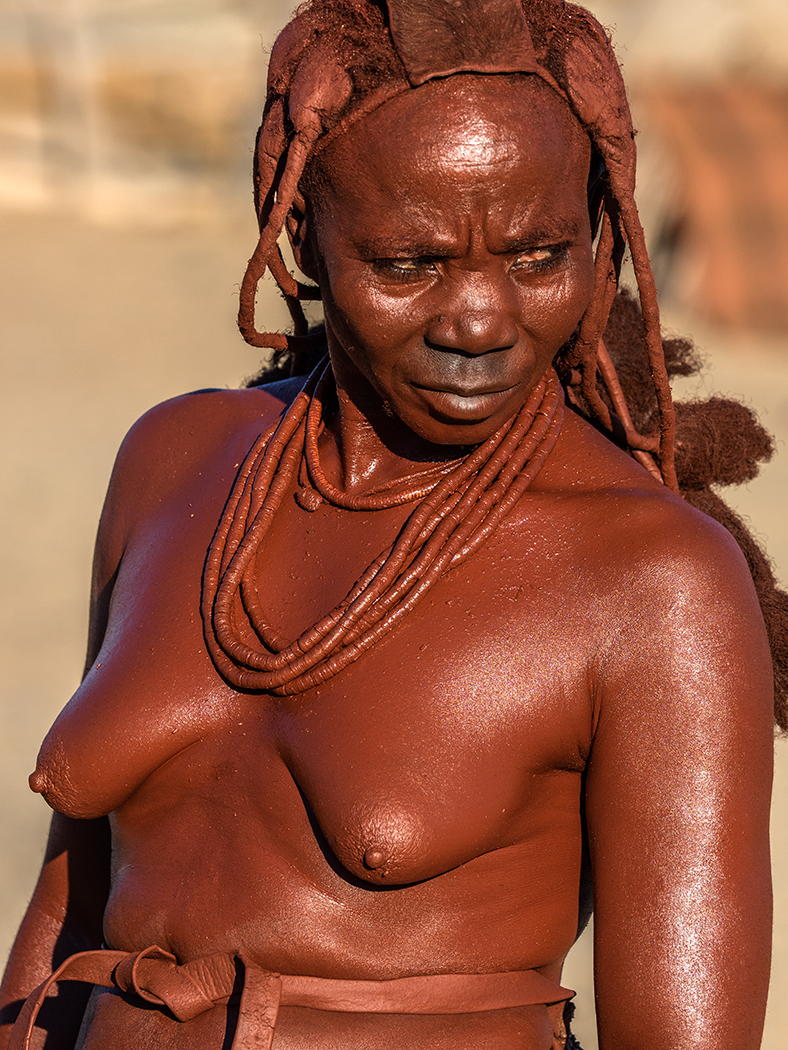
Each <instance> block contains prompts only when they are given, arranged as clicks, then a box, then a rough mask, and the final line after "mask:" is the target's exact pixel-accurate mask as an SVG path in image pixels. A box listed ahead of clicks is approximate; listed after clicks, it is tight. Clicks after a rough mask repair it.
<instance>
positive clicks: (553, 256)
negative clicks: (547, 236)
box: [514, 244, 569, 273]
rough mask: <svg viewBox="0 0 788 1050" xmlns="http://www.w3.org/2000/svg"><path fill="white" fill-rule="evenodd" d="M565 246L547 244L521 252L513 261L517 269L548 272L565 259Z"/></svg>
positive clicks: (566, 248) (566, 246)
mask: <svg viewBox="0 0 788 1050" xmlns="http://www.w3.org/2000/svg"><path fill="white" fill-rule="evenodd" d="M568 247H569V246H568V245H567V244H547V245H543V246H540V247H538V248H529V249H528V250H527V251H525V252H521V253H520V254H519V255H518V256H517V258H516V259H515V261H514V266H515V267H516V268H517V269H525V270H530V271H535V272H537V273H538V272H539V271H540V270H549V269H551V268H552V267H553V266H556V265H558V264H559V263H561V262H563V260H564V259H565V258H566V254H567V250H568Z"/></svg>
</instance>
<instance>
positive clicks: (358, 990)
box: [8, 945, 575, 1050]
mask: <svg viewBox="0 0 788 1050" xmlns="http://www.w3.org/2000/svg"><path fill="white" fill-rule="evenodd" d="M58 981H83V982H85V983H87V984H97V985H101V986H103V987H105V988H119V989H120V990H121V991H123V992H126V993H131V994H135V995H138V996H139V997H140V998H141V999H143V1000H144V1001H145V1002H147V1003H152V1004H154V1005H156V1006H160V1007H164V1008H166V1009H167V1010H169V1011H170V1012H171V1013H172V1014H173V1015H174V1016H175V1017H176V1018H177V1019H178V1020H179V1021H188V1020H191V1018H193V1017H197V1016H198V1015H199V1014H201V1013H204V1012H205V1011H206V1010H210V1009H212V1008H213V1007H214V1006H217V1005H220V1004H226V1003H228V1002H229V1001H230V999H231V997H233V995H234V993H235V994H237V992H238V989H239V988H240V990H241V995H240V1006H239V1012H238V1025H237V1028H236V1031H235V1037H234V1039H233V1043H232V1050H270V1047H271V1043H272V1042H273V1038H274V1028H275V1026H276V1018H277V1014H278V1012H279V1007H280V1006H304V1007H309V1008H311V1009H314V1010H333V1011H339V1012H347V1013H381V1014H463V1013H480V1012H483V1011H486V1010H503V1009H506V1008H509V1007H515V1006H534V1005H537V1004H545V1005H548V1006H549V1005H553V1004H560V1003H564V1002H566V1001H567V1000H568V999H571V998H572V996H573V995H574V994H575V993H574V992H572V991H570V990H569V989H568V988H562V987H561V986H560V985H558V984H556V983H555V982H554V981H551V980H550V979H549V978H547V977H544V976H543V975H542V974H540V973H538V972H537V971H536V970H514V971H511V972H509V973H481V974H465V973H463V974H433V975H428V976H423V977H399V978H395V979H394V980H388V981H343V980H331V979H327V978H323V977H301V976H295V975H290V974H278V973H272V972H270V971H268V970H264V969H262V968H261V967H259V966H258V965H257V964H256V963H254V962H252V960H251V959H249V957H248V956H246V955H244V954H243V952H237V953H235V952H218V953H217V954H215V955H207V956H205V957H204V958H201V959H194V960H192V961H191V962H187V963H183V964H179V963H178V961H177V959H176V958H175V956H174V955H172V954H170V952H166V951H164V950H163V949H162V948H159V947H158V946H157V945H151V946H150V947H149V948H145V949H144V950H143V951H140V952H121V951H113V950H111V949H102V950H101V951H92V952H79V953H78V954H77V955H72V956H71V957H70V958H69V959H66V961H65V962H64V963H63V964H62V965H61V966H60V967H58V969H57V970H55V972H54V973H53V974H52V975H51V976H50V977H48V978H47V979H46V980H45V981H44V982H43V983H42V984H40V985H39V986H38V988H36V989H35V991H34V992H32V993H31V995H30V996H28V998H27V1000H26V1001H25V1004H24V1006H23V1007H22V1010H21V1012H20V1014H19V1017H18V1018H17V1021H16V1024H15V1025H14V1028H13V1031H12V1032H11V1038H10V1040H9V1043H8V1050H30V1039H31V1037H32V1034H33V1030H34V1028H35V1023H36V1018H37V1016H38V1011H39V1010H40V1009H41V1006H42V1004H43V1002H44V999H45V998H46V996H47V993H48V992H49V990H50V988H52V987H53V985H55V984H56V983H57V982H58ZM551 1013H552V1011H551ZM556 1045H560V1044H556Z"/></svg>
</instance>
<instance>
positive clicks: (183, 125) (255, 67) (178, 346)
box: [0, 0, 788, 1050]
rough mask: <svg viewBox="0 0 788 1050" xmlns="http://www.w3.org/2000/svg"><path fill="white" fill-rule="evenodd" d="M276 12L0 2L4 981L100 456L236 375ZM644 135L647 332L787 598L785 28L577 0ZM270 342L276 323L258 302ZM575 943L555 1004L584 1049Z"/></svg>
mask: <svg viewBox="0 0 788 1050" xmlns="http://www.w3.org/2000/svg"><path fill="white" fill-rule="evenodd" d="M293 6H294V5H293V4H292V3H290V2H288V0H0V266H1V267H2V269H1V270H0V274H1V276H0V326H1V327H2V343H1V344H0V346H1V347H2V349H0V368H2V382H0V427H2V434H1V435H0V485H2V492H3V499H2V501H0V529H2V549H0V578H1V579H2V581H3V590H4V593H3V601H2V603H0V624H1V625H2V630H1V631H0V662H1V664H2V682H1V684H0V788H2V791H3V805H2V812H1V813H0V820H2V826H1V829H0V830H1V831H2V841H3V844H4V849H3V851H2V853H0V954H3V955H4V954H5V952H6V951H7V948H8V946H9V944H10V941H11V938H12V937H13V934H14V931H15V928H16V926H17V924H18V922H19V919H20V918H21V914H22V912H23V910H24V907H25V903H26V900H27V897H28V896H29V893H30V892H31V890H32V886H33V882H34V879H35V873H36V871H37V868H38V866H39V864H40V860H41V856H42V853H43V842H44V837H45V831H46V826H47V822H48V811H47V809H46V806H45V805H44V803H42V802H41V800H40V799H39V798H38V797H36V796H33V795H32V794H30V793H29V791H28V789H27V785H26V777H27V774H28V773H29V772H30V770H31V769H32V768H33V764H34V761H35V754H36V751H37V749H38V745H39V743H40V740H41V738H42V737H43V735H44V734H45V732H46V730H47V728H48V726H49V725H50V723H51V721H52V720H53V718H54V717H55V715H56V714H57V712H58V710H59V709H60V707H61V706H62V705H63V703H64V702H65V701H66V700H67V699H68V697H69V696H70V694H71V692H72V691H73V689H74V688H75V686H76V684H77V683H78V680H79V675H80V671H81V663H82V653H83V649H84V639H85V623H86V605H87V595H88V582H89V573H90V559H91V547H92V541H93V536H94V534H95V526H96V521H97V518H98V514H99V511H100V507H101V501H102V498H103V492H104V489H105V486H106V481H107V477H108V474H109V471H110V469H111V465H112V460H113V457H114V453H115V450H116V448H117V445H118V443H119V441H120V440H121V438H122V436H123V434H124V432H125V431H126V430H127V429H128V427H129V425H130V424H131V423H132V422H133V420H134V419H135V418H136V417H137V416H138V415H140V414H141V413H142V412H143V411H144V410H145V409H146V408H148V407H149V406H150V405H152V404H153V403H155V402H157V401H160V400H162V399H163V398H165V397H169V396H172V395H175V394H178V393H181V392H183V391H185V390H189V389H195V388H199V387H204V386H225V385H226V386H235V385H237V384H238V383H239V381H240V380H242V379H243V377H244V376H246V375H249V374H250V373H252V372H254V371H255V370H256V367H257V364H258V361H257V357H256V355H255V351H253V350H251V349H249V348H248V347H246V346H245V344H244V343H243V342H242V340H241V339H240V336H238V335H237V333H236V331H235V327H234V314H235V309H236V305H237V291H238V282H239V280H240V277H241V275H242V273H243V269H244V265H245V262H246V259H247V257H248V256H249V254H250V253H251V251H252V248H253V246H254V241H255V225H254V219H253V216H252V209H251V192H250V180H249V170H250V165H251V145H252V143H253V139H254V131H255V128H256V124H257V118H258V115H259V111H260V108H261V104H262V98H263V89H264V80H265V66H266V60H267V54H268V51H269V49H270V46H271V44H272V42H273V40H274V38H275V35H276V32H277V30H278V29H279V28H281V26H282V25H283V24H284V22H285V21H286V20H287V17H288V15H289V14H290V11H291V9H292V7H293ZM589 6H590V7H591V8H592V10H594V12H595V13H596V14H597V15H598V16H599V17H600V18H601V19H602V21H603V22H604V23H605V24H606V25H608V26H610V27H611V28H612V30H613V32H614V36H615V39H616V41H617V46H618V50H619V55H620V58H621V61H622V63H623V65H624V72H625V75H626V78H627V81H628V83H629V85H630V89H631V94H632V99H633V108H634V111H635V115H636V123H637V125H638V127H639V129H640V136H639V148H640V156H641V174H640V182H639V202H640V206H641V210H642V214H643V217H644V220H645V224H646V227H647V231H648V234H649V240H650V246H651V251H652V255H653V259H654V267H655V271H656V273H657V278H658V282H659V285H660V294H661V299H662V305H663V313H664V319H665V324H666V327H667V328H669V329H670V330H672V331H680V332H682V333H687V334H691V335H693V336H694V338H695V339H696V341H697V343H698V345H699V346H700V347H701V348H702V350H703V351H704V353H705V356H706V359H707V362H708V365H709V368H708V372H707V375H706V376H705V377H704V378H703V379H702V380H692V381H690V382H689V384H687V383H685V384H684V386H683V388H682V389H681V390H679V396H686V395H687V394H692V393H695V392H699V393H709V392H711V391H720V392H722V393H725V394H728V395H734V396H739V397H741V398H742V399H743V400H745V401H747V402H748V403H749V404H752V405H753V406H755V407H756V408H758V410H759V411H760V412H761V415H762V418H763V420H764V422H765V424H766V426H767V427H768V428H769V429H770V430H771V431H772V432H773V433H774V434H775V435H776V438H777V456H776V458H775V460H774V461H773V463H772V464H770V465H769V466H768V467H767V468H765V470H764V471H763V474H762V476H761V477H760V478H759V479H758V480H757V481H755V482H753V483H752V484H751V485H750V486H747V487H746V488H742V489H741V490H737V491H735V492H731V491H730V490H728V493H727V494H728V495H729V496H730V497H731V500H732V502H733V503H734V505H735V506H736V507H738V508H739V510H740V511H741V512H742V513H744V514H746V515H747V516H748V517H749V518H750V520H751V522H752V523H753V526H754V528H755V530H756V532H757V533H758V534H759V535H760V536H761V538H762V539H763V540H764V541H765V542H766V543H767V545H768V549H769V551H770V552H771V554H772V557H773V558H774V560H775V563H776V568H777V572H778V575H779V576H780V578H781V580H782V582H783V585H786V584H788V524H786V515H785V509H786V502H788V497H787V495H786V494H788V450H786V438H788V175H786V172H787V171H788V4H786V3H785V0H596V2H592V3H590V4H589ZM260 314H261V316H265V317H266V320H267V323H268V324H269V326H270V327H272V328H276V327H282V326H284V325H285V324H286V323H287V319H286V312H285V310H284V308H283V305H282V303H281V300H280V299H279V298H278V296H277V295H275V294H273V293H272V292H271V290H270V289H268V290H266V291H265V292H263V293H261V296H260ZM776 750H777V759H778V768H777V780H776V784H775V803H776V805H775V818H774V821H773V827H774V846H775V881H776V888H777V914H776V940H775V972H774V981H773V988H774V990H775V994H773V996H772V1000H771V1003H770V1012H769V1017H768V1022H767V1033H766V1036H765V1040H764V1047H765V1048H766V1050H782V1048H784V1046H785V1034H784V1033H785V1032H786V1031H788V1000H787V999H786V997H785V996H784V995H783V996H781V995H780V994H779V989H780V988H785V987H786V983H787V982H788V891H786V890H785V887H786V886H788V832H787V831H786V828H788V821H786V819H785V805H786V795H787V794H788V744H786V743H785V742H778V744H777V748H776ZM590 967H591V963H590V942H589V939H588V938H587V937H586V938H584V939H583V941H582V942H581V943H580V945H579V946H578V947H577V948H576V949H575V951H574V952H573V955H572V956H571V957H570V962H569V972H568V974H567V976H566V978H565V983H568V984H570V985H572V986H574V987H577V988H579V989H580V991H581V995H580V997H579V1000H580V1004H579V1007H578V1024H577V1028H578V1033H579V1034H580V1036H581V1041H582V1043H583V1045H584V1046H585V1047H587V1050H593V1048H594V1047H595V1045H596V1041H595V1037H594V1035H593V1008H592V999H591V992H590Z"/></svg>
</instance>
